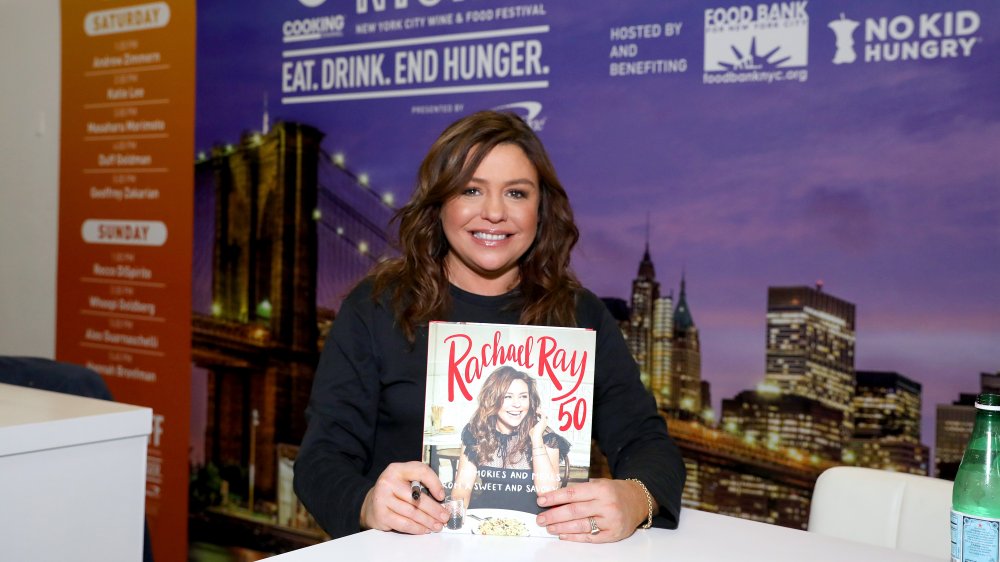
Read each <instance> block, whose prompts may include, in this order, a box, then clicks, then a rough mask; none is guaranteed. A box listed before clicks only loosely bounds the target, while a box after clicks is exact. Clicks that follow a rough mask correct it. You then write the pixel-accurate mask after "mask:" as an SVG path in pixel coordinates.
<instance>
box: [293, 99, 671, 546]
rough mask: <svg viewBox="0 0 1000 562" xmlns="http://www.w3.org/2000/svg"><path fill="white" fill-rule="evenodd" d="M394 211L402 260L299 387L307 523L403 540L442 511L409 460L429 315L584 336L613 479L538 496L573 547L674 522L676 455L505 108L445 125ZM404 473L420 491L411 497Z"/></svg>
mask: <svg viewBox="0 0 1000 562" xmlns="http://www.w3.org/2000/svg"><path fill="white" fill-rule="evenodd" d="M396 219H397V220H398V222H399V243H400V245H401V256H400V257H399V258H396V259H392V260H388V261H385V262H383V263H381V264H380V265H379V266H377V267H376V268H375V270H374V271H373V272H372V273H371V275H369V276H368V278H367V279H366V280H364V281H363V282H362V283H360V284H359V285H358V286H357V287H356V288H355V289H354V290H353V291H352V292H351V294H350V295H348V297H347V298H346V299H345V301H344V303H343V305H342V306H341V309H340V311H339V314H338V316H337V319H336V321H335V322H334V325H333V327H332V328H331V331H330V334H329V335H328V336H327V339H326V345H325V349H324V351H323V355H322V357H321V358H320V363H319V366H318V367H317V372H316V379H315V381H314V383H313V390H312V396H311V398H310V404H309V408H308V411H307V416H308V427H307V429H306V434H305V437H304V438H303V441H302V447H301V448H300V451H299V455H298V459H297V460H296V464H295V490H296V492H297V494H298V497H299V498H300V499H301V500H302V502H303V503H304V504H305V505H306V507H307V508H308V509H309V511H310V512H311V513H312V514H313V515H314V516H315V517H316V519H317V521H318V522H319V523H320V525H321V526H322V527H323V528H324V529H325V530H326V531H327V532H328V533H329V534H330V535H331V536H333V537H339V536H343V535H346V534H349V533H353V532H357V531H359V530H361V529H366V528H374V529H382V530H395V531H400V532H404V533H413V534H416V533H429V532H432V531H438V530H440V529H441V527H442V525H443V523H444V522H445V521H446V520H447V513H446V512H445V509H444V508H443V507H442V506H441V505H440V504H438V501H440V500H443V499H444V489H443V488H442V486H441V483H440V481H439V479H438V477H437V475H435V474H434V472H433V471H432V470H431V469H430V467H428V466H427V465H425V464H423V463H421V462H418V461H417V459H419V458H420V456H421V455H420V453H421V442H422V437H423V435H422V428H423V423H422V420H423V413H424V412H423V396H424V387H425V373H426V359H427V323H428V322H430V321H432V320H446V321H464V322H486V323H500V324H517V323H521V324H541V325H553V326H578V327H583V328H589V329H592V330H595V331H596V333H597V349H596V357H595V388H594V410H593V411H594V418H593V434H594V437H595V438H596V439H597V442H598V444H599V446H600V447H601V449H602V450H603V452H604V453H605V454H606V455H607V457H608V464H609V467H610V468H611V473H612V475H613V476H614V479H612V480H605V479H598V480H592V481H591V482H587V483H580V484H574V485H573V486H569V487H567V488H560V489H557V490H553V491H550V492H546V493H543V494H540V495H539V496H538V500H537V502H538V505H539V506H542V507H545V508H549V509H548V510H547V511H545V512H543V513H541V514H539V515H538V516H537V521H538V523H539V525H543V526H546V527H547V529H548V531H549V532H550V533H554V534H558V535H559V537H560V538H563V539H566V540H574V541H586V542H610V541H616V540H620V539H622V538H625V537H627V536H629V535H631V534H632V533H633V532H634V531H635V529H636V528H637V527H639V526H643V527H646V526H648V525H649V523H650V522H655V523H656V524H657V526H662V527H670V528H673V527H676V525H677V518H678V515H679V511H680V495H681V491H682V489H683V486H684V465H683V462H682V460H681V456H680V453H679V452H678V450H677V448H676V446H675V445H674V443H673V441H671V439H670V437H669V436H668V435H667V431H666V425H665V424H664V422H663V419H662V418H661V417H660V416H659V415H658V414H657V412H656V406H655V403H654V402H653V398H652V397H651V396H650V395H649V393H648V392H647V391H646V390H645V388H644V387H643V386H642V384H641V383H640V381H639V373H638V369H637V366H636V364H635V360H634V359H633V358H632V357H631V355H630V354H629V352H628V349H627V347H626V345H625V342H624V339H623V338H622V335H621V330H620V329H619V327H618V324H617V322H615V320H614V319H613V318H611V315H610V313H608V311H607V309H606V308H605V307H604V304H603V303H602V302H601V301H600V299H598V298H597V297H595V296H594V295H593V293H590V292H589V291H586V290H585V289H583V288H582V287H581V286H580V284H579V282H578V281H577V280H576V278H575V276H574V275H573V273H572V271H571V270H570V268H569V261H570V251H571V250H572V248H573V246H574V245H575V244H576V241H577V239H578V238H579V233H578V231H577V228H576V225H575V224H574V223H573V212H572V209H571V208H570V205H569V200H568V198H567V196H566V192H565V190H563V188H562V186H561V185H560V183H559V180H558V178H557V177H556V174H555V171H554V169H553V167H552V164H551V163H550V162H549V158H548V155H547V154H546V153H545V149H544V148H543V147H542V144H541V141H540V140H539V139H538V137H537V136H535V134H534V132H533V131H532V130H531V129H530V128H529V127H528V126H527V125H526V124H525V123H524V122H523V121H522V120H520V119H519V118H518V117H516V116H514V115H510V114H504V113H497V112H491V111H485V112H480V113H475V114H473V115H469V116H467V117H464V118H462V119H460V120H458V121H457V122H455V123H454V124H452V125H451V126H450V127H448V128H447V129H446V130H445V131H444V132H443V133H442V134H441V136H440V137H438V139H437V141H435V143H434V145H433V146H432V147H431V150H430V152H429V153H428V154H427V156H426V157H425V158H424V161H423V163H422V164H421V166H420V171H419V174H418V183H417V186H416V189H415V191H414V194H413V197H412V198H411V200H410V201H409V202H408V203H407V204H406V205H405V206H404V207H403V208H402V209H400V211H399V213H398V214H397V216H396ZM415 480H419V481H420V482H422V483H423V484H424V485H425V486H427V488H428V489H429V490H430V493H431V495H432V496H433V498H432V497H428V496H421V498H420V499H419V500H418V501H416V502H414V501H413V500H412V498H411V496H410V482H412V481H415ZM435 500H437V501H435ZM654 516H655V519H654Z"/></svg>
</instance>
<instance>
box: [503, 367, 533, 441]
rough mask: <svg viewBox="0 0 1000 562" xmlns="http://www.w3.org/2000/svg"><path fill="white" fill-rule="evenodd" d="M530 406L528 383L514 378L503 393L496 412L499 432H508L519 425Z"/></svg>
mask: <svg viewBox="0 0 1000 562" xmlns="http://www.w3.org/2000/svg"><path fill="white" fill-rule="evenodd" d="M530 408H531V396H530V395H529V394H528V384H527V383H526V382H524V381H522V380H521V379H514V380H513V381H511V383H510V386H508V387H507V392H505V393H504V395H503V401H502V402H501V403H500V410H499V411H498V412H497V429H498V430H499V431H500V432H501V433H510V432H512V431H514V430H515V429H517V426H519V425H521V422H523V421H524V418H526V417H527V416H528V411H529V410H530Z"/></svg>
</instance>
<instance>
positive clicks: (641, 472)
mask: <svg viewBox="0 0 1000 562" xmlns="http://www.w3.org/2000/svg"><path fill="white" fill-rule="evenodd" d="M451 297H452V302H451V313H450V314H449V315H448V318H446V319H445V320H448V321H452V322H485V323H495V324H518V323H519V317H520V312H519V310H517V309H516V303H517V292H516V291H515V292H512V293H508V294H506V295H500V296H491V297H488V296H481V295H476V294H472V293H468V292H466V291H463V290H461V289H459V288H457V287H454V286H452V287H451ZM512 305H515V306H514V307H512ZM576 319H577V325H578V326H579V327H581V328H590V329H593V330H596V331H597V349H596V364H595V386H594V422H593V432H594V438H595V439H596V440H597V443H598V445H599V446H600V448H601V450H602V451H603V452H604V454H605V455H607V457H608V465H609V467H610V468H611V474H612V475H613V476H614V477H615V478H620V479H623V478H638V479H639V480H641V481H642V482H643V483H644V484H645V485H646V487H647V488H648V489H649V492H650V493H651V494H652V495H653V499H654V501H655V502H657V503H658V504H659V510H660V514H659V515H658V516H656V517H654V518H653V525H654V526H657V527H664V528H668V529H674V528H676V527H677V521H678V516H679V513H680V506H681V492H682V491H683V489H684V477H685V471H684V463H683V460H682V459H681V455H680V451H679V450H678V449H677V446H676V445H675V444H674V442H673V440H671V439H670V436H669V435H668V434H667V427H666V423H665V422H664V420H663V418H662V417H660V416H659V414H658V413H657V411H656V404H655V402H654V400H653V397H652V396H651V395H650V394H649V392H648V391H647V390H646V389H645V388H644V387H643V385H642V383H641V382H640V380H639V369H638V367H637V365H636V363H635V359H633V358H632V355H631V354H630V353H629V350H628V347H627V346H626V344H625V340H624V338H623V337H622V333H621V329H620V328H619V326H618V323H617V322H616V321H615V320H614V319H613V318H612V317H611V314H610V313H609V312H608V311H607V309H606V308H605V306H604V303H603V302H601V300H600V299H598V298H597V297H596V296H594V294H593V293H591V292H589V291H587V290H582V291H580V293H579V295H578V298H577V307H576ZM426 372H427V327H426V326H421V327H420V328H419V329H418V331H417V336H416V341H415V343H413V344H410V343H409V342H408V341H407V340H406V337H405V336H404V334H403V332H402V330H401V329H399V327H398V326H397V325H396V323H395V320H394V315H393V313H392V310H391V308H389V307H388V305H387V304H386V299H385V298H382V300H381V301H380V302H375V301H374V300H373V299H372V286H371V283H370V281H365V282H363V283H361V284H360V285H359V286H358V287H357V288H355V289H354V291H352V292H351V294H350V295H349V296H348V297H347V299H345V300H344V303H343V305H342V306H341V308H340V312H339V314H338V316H337V318H336V321H335V322H334V323H333V327H332V328H331V330H330V334H329V335H328V336H327V338H326V345H325V347H324V349H323V354H322V356H321V357H320V361H319V366H318V368H317V370H316V379H315V381H314V382H313V388H312V396H311V397H310V400H309V407H308V409H307V411H306V416H307V417H308V427H307V429H306V434H305V437H304V438H303V440H302V447H301V448H300V450H299V454H298V458H297V459H296V461H295V492H296V494H297V495H298V497H299V498H300V499H301V500H302V503H303V504H305V506H306V508H307V509H308V510H309V512H310V513H312V515H313V517H315V518H316V520H317V521H318V522H319V524H320V526H322V527H323V529H324V530H326V532H327V533H329V534H330V536H332V537H333V538H338V537H342V536H345V535H349V534H351V533H356V532H358V531H360V530H361V527H360V522H359V518H360V514H361V506H362V504H363V503H364V499H365V495H366V494H367V493H368V490H370V489H371V487H372V486H374V484H375V481H376V480H377V479H378V476H379V475H380V474H381V473H382V471H383V470H385V468H386V466H388V465H389V464H390V463H393V462H405V461H414V460H420V458H421V447H422V443H423V431H424V430H423V417H424V387H425V382H426Z"/></svg>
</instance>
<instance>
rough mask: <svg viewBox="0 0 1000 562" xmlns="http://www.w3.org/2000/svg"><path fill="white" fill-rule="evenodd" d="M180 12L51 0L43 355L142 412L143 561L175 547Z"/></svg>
mask: <svg viewBox="0 0 1000 562" xmlns="http://www.w3.org/2000/svg"><path fill="white" fill-rule="evenodd" d="M194 18H195V8H194V6H193V5H191V3H190V2H173V1H162V2H149V3H142V4H136V3H135V2H122V1H100V2H98V1H91V2H80V1H70V0H67V1H64V2H62V128H61V136H60V143H61V144H60V163H59V165H60V168H59V170H60V174H59V175H60V191H59V258H58V260H59V261H58V272H59V273H58V276H59V278H58V302H57V319H56V320H57V321H56V358H57V359H59V360H62V361H69V362H72V363H78V364H80V365H85V366H87V367H90V368H92V369H94V370H95V371H97V372H99V373H100V374H101V375H103V376H104V380H105V381H107V383H108V386H109V387H110V388H111V392H112V394H113V395H114V398H115V399H116V400H118V401H121V402H127V403H131V404H138V405H141V406H148V407H150V408H152V409H153V428H152V434H151V436H150V441H149V452H148V456H147V483H146V515H147V522H148V523H149V528H150V532H151V536H152V544H153V550H154V553H155V557H156V559H157V560H184V559H185V558H186V556H187V540H186V537H187V511H188V501H187V498H188V492H187V490H188V462H187V457H188V447H189V444H190V440H189V437H188V427H189V424H190V419H191V412H190V402H191V400H190V396H191V382H190V380H191V378H190V373H191V368H190V357H191V328H190V325H191V313H190V310H191V275H190V271H191V269H190V267H191V248H192V241H191V229H192V226H191V225H192V211H191V209H192V197H193V193H194V190H193V181H192V176H191V168H190V166H191V155H192V154H193V153H194V78H195V74H194V54H195V36H194V33H195V21H194ZM67 470H72V467H67ZM54 509H58V507H57V506H54Z"/></svg>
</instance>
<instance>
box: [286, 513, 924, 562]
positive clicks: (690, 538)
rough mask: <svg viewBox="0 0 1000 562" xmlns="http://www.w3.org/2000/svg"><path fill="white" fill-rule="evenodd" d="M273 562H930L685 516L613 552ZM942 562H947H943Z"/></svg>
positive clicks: (557, 548)
mask: <svg viewBox="0 0 1000 562" xmlns="http://www.w3.org/2000/svg"><path fill="white" fill-rule="evenodd" d="M269 560H274V561H275V562H330V561H331V560H433V561H435V562H444V561H451V560H455V561H465V560H473V561H475V562H494V561H495V562H511V561H512V560H517V561H518V562H520V561H522V560H537V561H538V562H555V561H559V560H572V561H573V562H606V561H609V560H626V561H629V562H642V561H646V560H655V561H657V562H687V561H691V562H694V561H698V562H711V561H719V562H722V561H726V562H729V561H732V560H739V561H741V562H803V561H808V562H844V561H850V562H869V561H872V562H874V561H878V562H904V561H908V562H929V561H931V560H934V559H933V558H927V557H925V556H918V555H915V554H909V553H906V552H902V551H898V550H892V549H888V548H883V547H879V546H869V545H866V544H862V543H856V542H849V541H844V540H840V539H835V538H831V537H826V536H822V535H817V534H815V533H807V532H806V531H796V530H794V529H788V528H785V527H778V526H775V525H766V524H764V523H756V522H753V521H747V520H744V519H738V518H736V517H727V516H724V515H717V514H714V513H706V512H704V511H695V510H691V509H685V510H684V511H683V512H682V513H681V524H680V528H678V529H677V530H676V531H667V530H664V529H649V530H647V531H641V530H640V531H636V533H635V534H634V535H632V536H631V537H629V538H628V539H625V540H623V541H621V542H618V543H612V544H598V545H591V544H576V543H570V542H563V541H560V540H557V539H542V538H506V537H481V536H472V535H468V536H467V535H450V534H440V533H435V534H430V535H423V536H409V535H400V534H396V533H384V532H381V531H366V532H364V533H359V534H356V535H351V536H349V537H344V538H342V539H337V540H334V541H329V542H326V543H322V544H318V545H315V546H311V547H309V548H303V549H301V550H296V551H294V552H289V553H287V554H282V555H280V556H275V557H273V558H270V559H269ZM939 562H942V561H939Z"/></svg>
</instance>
